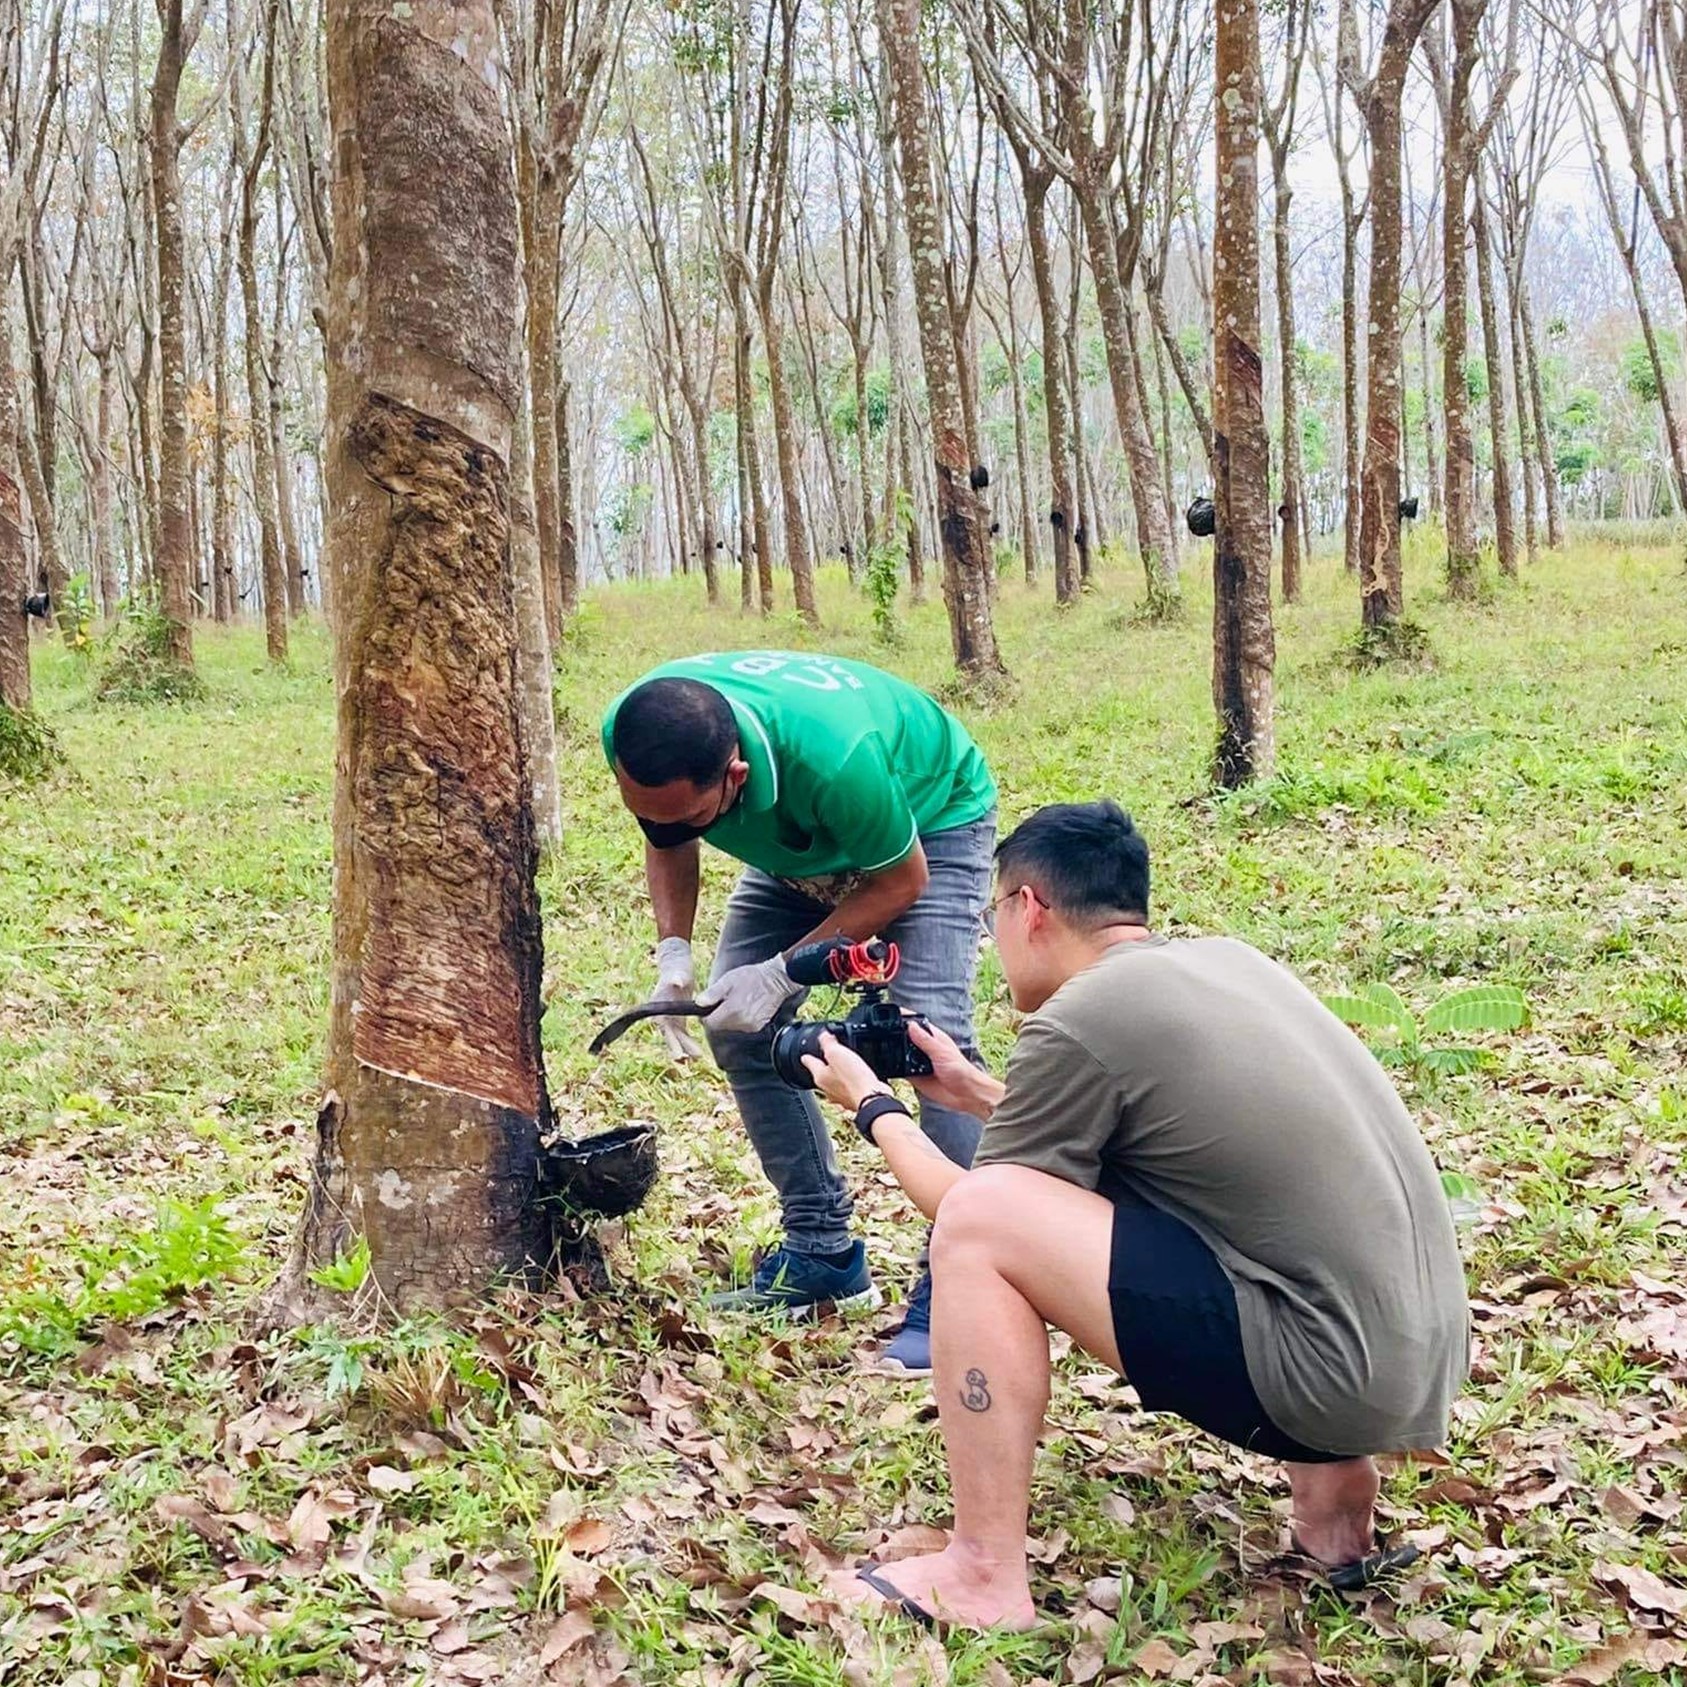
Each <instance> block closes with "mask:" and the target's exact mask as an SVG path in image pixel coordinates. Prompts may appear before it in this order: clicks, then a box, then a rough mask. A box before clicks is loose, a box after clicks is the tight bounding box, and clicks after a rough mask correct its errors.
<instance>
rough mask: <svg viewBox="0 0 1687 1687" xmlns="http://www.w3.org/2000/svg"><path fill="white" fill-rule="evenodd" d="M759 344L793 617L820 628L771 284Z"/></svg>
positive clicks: (793, 425) (794, 424) (765, 296)
mask: <svg viewBox="0 0 1687 1687" xmlns="http://www.w3.org/2000/svg"><path fill="white" fill-rule="evenodd" d="M757 306H758V309H759V310H760V313H761V323H762V342H763V344H764V345H765V346H766V348H767V385H768V398H769V400H770V403H771V406H772V410H773V449H774V451H775V453H776V454H777V456H778V459H779V492H780V499H781V513H782V515H783V517H784V532H785V565H786V567H788V568H789V569H790V571H791V597H792V600H793V601H794V602H795V604H796V606H797V613H798V614H799V615H801V616H802V618H803V619H804V620H805V621H806V622H808V624H809V625H810V626H811V627H817V626H819V624H820V608H819V605H818V604H817V603H816V602H815V597H814V558H813V556H812V554H811V553H810V551H809V544H808V521H807V519H806V518H805V517H804V515H803V507H802V469H801V467H800V465H799V464H798V461H797V419H796V416H795V415H794V413H793V411H792V407H791V383H790V381H789V380H788V379H787V378H786V375H785V334H784V329H783V327H782V326H781V324H780V321H779V305H778V301H777V300H776V299H775V298H774V297H773V289H772V285H771V280H770V281H769V284H768V286H767V288H766V290H765V292H764V293H763V295H762V296H761V297H759V298H758V300H757Z"/></svg>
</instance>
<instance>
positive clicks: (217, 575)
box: [95, 253, 234, 625]
mask: <svg viewBox="0 0 1687 1687" xmlns="http://www.w3.org/2000/svg"><path fill="white" fill-rule="evenodd" d="M233 271H234V255H233V253H227V254H224V256H223V258H222V261H221V262H219V263H218V265H217V277H216V287H215V289H214V293H215V303H214V304H213V306H212V324H213V325H212V335H211V380H212V392H213V396H212V408H213V420H212V429H211V579H210V583H209V584H210V591H209V596H210V610H211V615H212V617H213V618H214V619H215V620H216V621H217V623H218V624H219V625H224V624H226V623H227V622H229V621H232V620H233V619H234V591H233V581H234V499H233V497H232V495H231V491H232V489H231V487H230V485H229V481H230V478H231V477H230V474H229V457H228V435H229V422H230V419H231V417H230V411H229V392H228V294H229V281H230V278H231V276H232V274H233ZM95 526H96V529H97V527H98V523H97V521H96V523H95Z"/></svg>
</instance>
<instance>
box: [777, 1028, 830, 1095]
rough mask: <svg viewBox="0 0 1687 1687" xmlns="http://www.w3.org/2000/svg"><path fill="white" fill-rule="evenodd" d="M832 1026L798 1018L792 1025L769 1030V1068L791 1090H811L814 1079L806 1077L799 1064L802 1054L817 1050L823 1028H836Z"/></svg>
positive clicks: (814, 1053) (813, 1052)
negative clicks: (770, 1060) (771, 1057)
mask: <svg viewBox="0 0 1687 1687" xmlns="http://www.w3.org/2000/svg"><path fill="white" fill-rule="evenodd" d="M836 1029H837V1027H836V1026H832V1025H826V1024H822V1023H819V1022H817V1021H815V1020H807V1021H798V1022H797V1023H796V1024H794V1025H782V1026H780V1028H779V1029H778V1030H777V1031H775V1032H774V1033H773V1070H774V1071H775V1072H777V1073H778V1074H779V1076H780V1077H781V1078H783V1079H784V1080H785V1082H786V1083H787V1084H789V1085H790V1086H791V1088H792V1089H796V1090H811V1089H813V1088H814V1079H813V1078H811V1077H810V1076H809V1073H808V1068H807V1067H806V1066H804V1065H803V1063H802V1062H803V1056H804V1055H805V1054H812V1055H816V1056H818V1055H819V1053H820V1039H821V1037H822V1036H823V1035H824V1034H825V1033H826V1032H827V1031H833V1030H836Z"/></svg>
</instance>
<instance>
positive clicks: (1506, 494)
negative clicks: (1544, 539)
mask: <svg viewBox="0 0 1687 1687" xmlns="http://www.w3.org/2000/svg"><path fill="white" fill-rule="evenodd" d="M1474 206H1475V209H1474V210H1473V212H1472V218H1471V234H1472V237H1473V238H1474V240H1475V243H1476V297H1477V301H1478V305H1479V308H1480V310H1481V312H1482V351H1483V355H1484V357H1485V358H1486V359H1487V363H1488V432H1489V436H1490V441H1491V446H1492V453H1493V461H1494V549H1495V551H1496V552H1497V553H1498V557H1499V569H1500V573H1501V574H1503V575H1506V576H1507V577H1508V578H1510V579H1516V577H1517V528H1516V523H1515V519H1514V517H1513V514H1512V502H1511V456H1510V452H1511V440H1510V436H1509V424H1508V422H1507V420H1506V404H1505V350H1504V347H1503V346H1502V344H1501V342H1500V324H1499V311H1498V308H1497V306H1496V304H1495V300H1494V260H1493V248H1492V246H1491V245H1490V244H1489V240H1488V206H1487V198H1486V196H1485V195H1484V193H1483V191H1482V167H1481V164H1480V163H1478V164H1477V167H1476V192H1475V195H1474Z"/></svg>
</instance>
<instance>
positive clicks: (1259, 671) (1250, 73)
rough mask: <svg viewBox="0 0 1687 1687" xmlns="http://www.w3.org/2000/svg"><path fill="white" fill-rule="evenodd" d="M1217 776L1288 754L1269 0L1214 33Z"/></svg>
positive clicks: (1248, 3) (1246, 8) (1243, 9)
mask: <svg viewBox="0 0 1687 1687" xmlns="http://www.w3.org/2000/svg"><path fill="white" fill-rule="evenodd" d="M1214 59H1215V79H1216V82H1217V99H1216V102H1215V126H1216V131H1217V196H1216V197H1217V203H1216V207H1215V212H1216V214H1215V216H1214V223H1213V352H1214V374H1215V380H1214V389H1215V390H1214V393H1213V466H1214V469H1215V470H1216V478H1215V483H1214V484H1215V488H1216V492H1215V497H1214V503H1215V505H1216V509H1217V525H1216V528H1215V530H1214V534H1213V707H1214V709H1215V711H1216V712H1217V715H1218V741H1217V744H1216V746H1215V748H1214V751H1213V780H1214V783H1215V784H1217V785H1218V786H1219V787H1220V788H1221V789H1225V790H1234V789H1235V788H1237V787H1238V786H1241V785H1245V784H1247V783H1249V782H1250V781H1252V780H1254V779H1262V778H1269V777H1270V775H1271V772H1272V769H1273V767H1274V765H1275V761H1276V738H1275V734H1274V730H1273V725H1272V674H1273V669H1274V667H1275V663H1276V642H1275V638H1274V636H1273V632H1272V626H1271V527H1272V520H1271V508H1272V506H1271V444H1270V435H1269V433H1268V431H1267V428H1266V424H1265V383H1264V373H1263V371H1264V365H1263V362H1262V360H1261V357H1260V350H1259V340H1260V322H1259V318H1260V311H1259V261H1260V253H1259V166H1258V152H1259V122H1260V97H1261V96H1260V66H1259V9H1258V0H1218V11H1217V27H1216V30H1215V34H1214Z"/></svg>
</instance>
